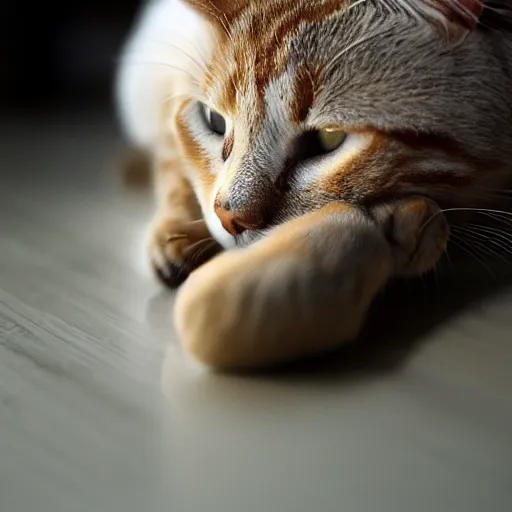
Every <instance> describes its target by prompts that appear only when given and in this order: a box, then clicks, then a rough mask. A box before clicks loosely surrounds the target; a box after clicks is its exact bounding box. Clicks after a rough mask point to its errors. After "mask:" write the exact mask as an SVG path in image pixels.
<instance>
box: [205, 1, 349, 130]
mask: <svg viewBox="0 0 512 512" xmlns="http://www.w3.org/2000/svg"><path fill="white" fill-rule="evenodd" d="M348 3H349V1H348V0H329V1H326V0H320V1H319V2H291V1H290V0H275V1H273V2H249V3H248V4H246V5H244V6H243V8H240V9H238V10H234V11H232V12H230V16H229V17H228V19H227V21H226V23H227V24H228V27H227V28H228V30H227V31H226V27H225V26H224V24H221V26H220V27H217V30H218V38H219V42H222V44H221V45H220V46H219V51H218V52H216V53H215V54H214V56H213V60H212V62H211V63H210V66H209V67H208V70H207V73H206V80H205V84H206V88H207V89H210V90H214V91H215V93H214V94H215V99H216V102H217V104H218V106H219V108H220V109H221V110H222V111H223V112H224V113H226V114H227V115H234V114H236V113H237V110H238V109H239V108H240V106H241V105H240V101H241V99H242V96H243V97H245V98H246V99H248V100H249V101H247V103H248V104H250V105H251V108H252V109H253V113H254V114H259V116H262V115H263V111H264V96H265V91H266V89H267V87H268V85H269V83H270V82H271V81H272V80H273V79H275V78H276V77H278V76H279V75H281V74H282V73H283V72H284V71H285V69H286V67H287V64H288V61H289V58H290V51H291V41H292V40H293V37H294V35H296V34H297V32H298V31H299V29H300V27H303V26H304V25H308V24H314V23H318V22H321V21H323V20H325V19H327V18H329V17H331V16H333V15H335V14H336V13H339V12H342V11H344V10H345V9H346V6H347V4H348ZM293 89H294V91H297V93H298V94H297V95H296V96H297V97H296V99H295V101H294V102H292V105H291V106H292V109H293V111H294V116H293V118H294V119H295V120H296V121H297V122H301V121H303V120H304V118H305V115H307V112H308V111H309V108H310V107H311V105H312V102H313V95H314V73H312V72H311V70H308V69H307V68H305V67H304V66H301V65H299V68H298V69H297V77H296V79H295V86H294V88H293Z"/></svg>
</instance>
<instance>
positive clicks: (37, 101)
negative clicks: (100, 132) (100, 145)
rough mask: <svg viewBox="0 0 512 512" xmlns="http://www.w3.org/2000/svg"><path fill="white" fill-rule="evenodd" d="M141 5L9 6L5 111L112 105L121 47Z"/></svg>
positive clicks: (2, 43)
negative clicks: (113, 87)
mask: <svg viewBox="0 0 512 512" xmlns="http://www.w3.org/2000/svg"><path fill="white" fill-rule="evenodd" d="M141 3H142V2H140V1H137V0H104V1H103V2H100V1H88V2H84V1H70V2H63V3H59V2H51V3H48V2H44V1H39V2H36V1H33V2H30V3H28V2H20V1H18V2H8V5H5V4H6V3H3V5H2V7H1V11H0V12H1V13H2V14H1V15H0V62H1V63H2V72H1V74H0V77H1V78H0V109H2V110H7V111H12V110H16V111H19V110H26V109H29V110H30V111H33V110H35V109H45V110H46V109H48V108H55V107H65V106H66V105H80V106H82V107H83V106H86V105H88V104H95V105H98V104H105V105H109V104H111V98H112V77H113V73H114V71H115V66H116V59H117V58H118V54H119V49H120V45H121V44H122V43H123V41H124V39H125V37H126V35H127V33H128V31H129V29H130V27H131V25H132V23H133V21H134V18H135V16H136V14H137V12H138V10H139V8H140V6H141Z"/></svg>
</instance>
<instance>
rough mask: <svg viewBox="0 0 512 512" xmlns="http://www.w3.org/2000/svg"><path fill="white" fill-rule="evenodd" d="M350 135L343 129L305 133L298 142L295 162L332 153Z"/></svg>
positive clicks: (335, 128) (325, 129)
mask: <svg viewBox="0 0 512 512" xmlns="http://www.w3.org/2000/svg"><path fill="white" fill-rule="evenodd" d="M347 137H348V133H347V132H345V131H343V130H342V129H341V128H338V127H333V128H330V127H329V128H323V129H321V130H311V131H308V132H305V133H303V134H302V135H301V136H300V137H299V138H298V140H297V144H296V149H295V155H294V159H295V160H298V161H300V160H309V159H310V158H316V157H320V156H323V155H326V154H328V153H332V152H333V151H335V150H337V149H338V148H340V147H341V146H343V144H344V142H345V141H346V140H347Z"/></svg>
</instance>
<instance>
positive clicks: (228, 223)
mask: <svg viewBox="0 0 512 512" xmlns="http://www.w3.org/2000/svg"><path fill="white" fill-rule="evenodd" d="M215 213H216V214H217V217H218V218H219V220H220V222H221V224H222V227H223V228H224V229H225V230H226V231H227V232H228V233H229V234H230V235H233V236H236V235H241V234H242V233H243V232H244V231H247V230H248V229H255V228H256V227H257V225H258V223H257V222H254V219H251V218H250V217H248V216H244V215H240V214H237V213H236V212H233V211H231V210H230V209H229V208H228V209H226V208H225V207H224V208H223V207H222V206H220V205H218V204H216V205H215Z"/></svg>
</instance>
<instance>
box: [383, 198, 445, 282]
mask: <svg viewBox="0 0 512 512" xmlns="http://www.w3.org/2000/svg"><path fill="white" fill-rule="evenodd" d="M373 215H374V216H375V217H376V219H377V221H378V222H381V223H382V224H383V226H384V229H385V233H386V237H387V238H388V240H389V241H390V243H391V248H392V250H393V254H394V259H395V273H396V275H397V276H399V277H416V276H420V275H422V274H425V273H426V272H428V271H429V270H431V269H432V268H434V267H435V265H436V264H437V263H438V262H439V260H440V258H441V256H442V255H443V253H444V252H445V250H446V246H447V244H448V238H449V236H450V227H449V224H448V221H447V220H446V217H445V216H444V214H443V212H442V211H441V210H440V208H439V206H438V205H437V204H436V203H434V202H433V201H431V200H429V199H424V198H421V197H418V198H408V199H405V200H401V201H397V202H395V203H391V204H387V205H382V206H379V207H377V208H376V209H375V210H374V211H373Z"/></svg>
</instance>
